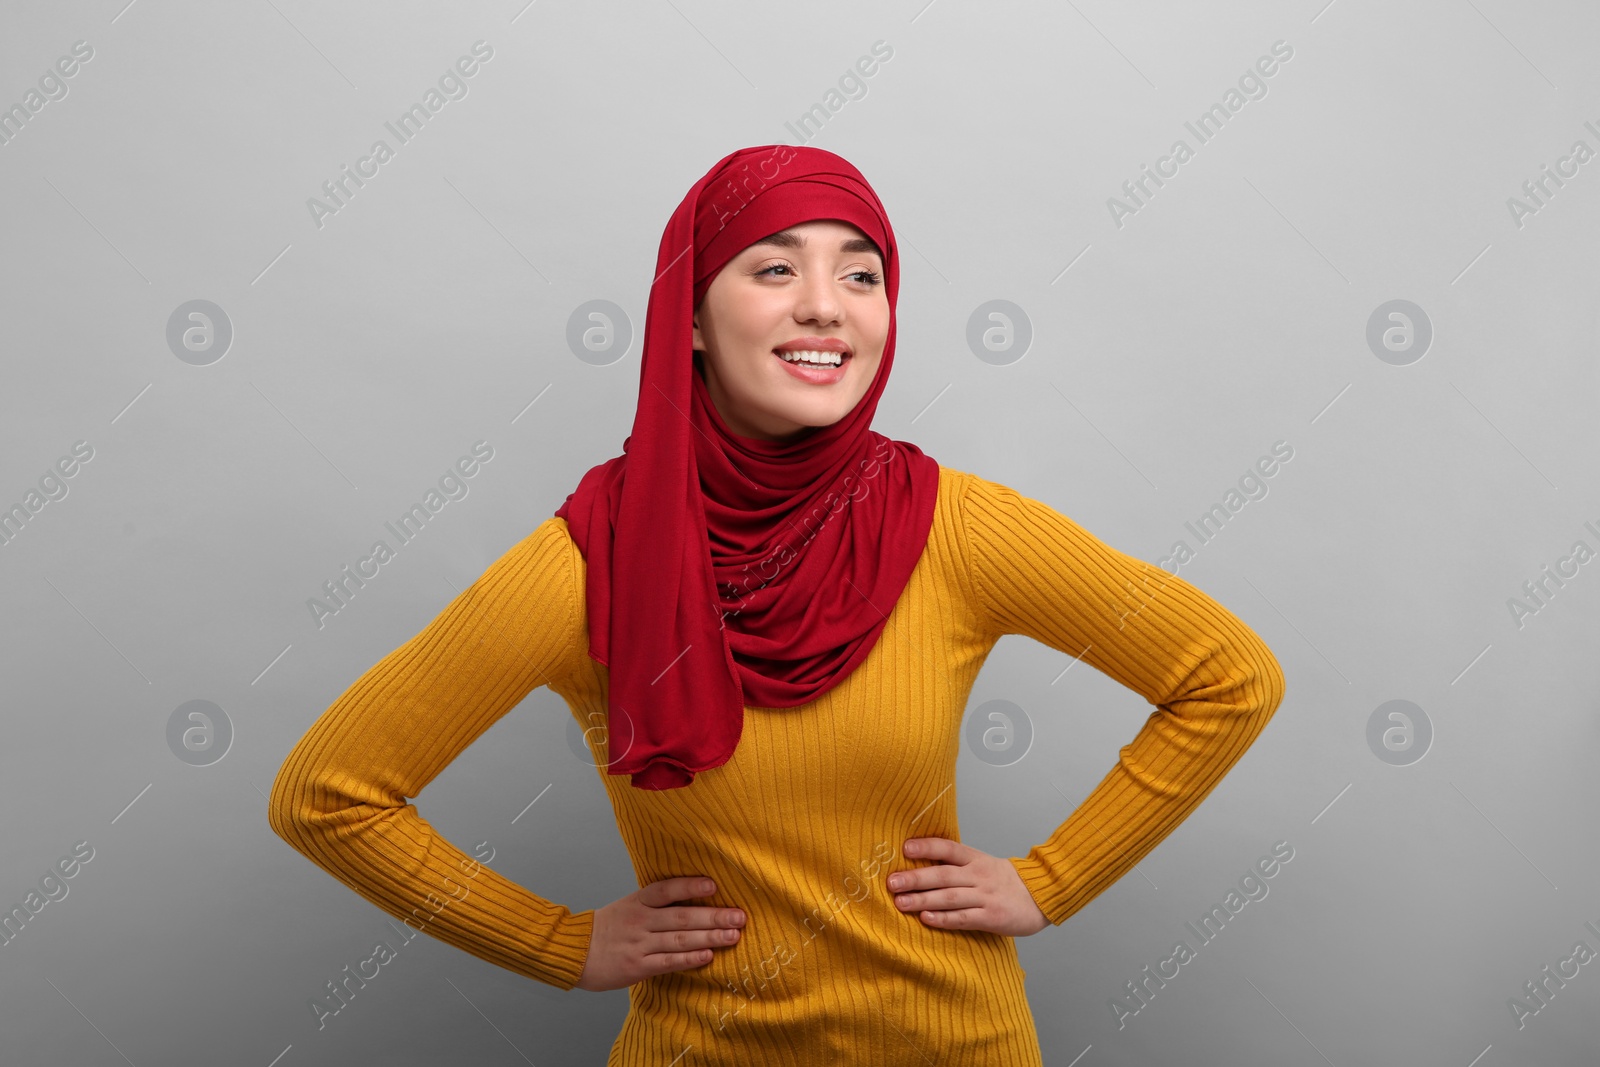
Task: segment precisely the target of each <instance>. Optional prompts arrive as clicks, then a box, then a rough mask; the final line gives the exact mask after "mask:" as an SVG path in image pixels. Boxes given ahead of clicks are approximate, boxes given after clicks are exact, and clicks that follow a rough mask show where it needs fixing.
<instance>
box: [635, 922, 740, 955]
mask: <svg viewBox="0 0 1600 1067" xmlns="http://www.w3.org/2000/svg"><path fill="white" fill-rule="evenodd" d="M742 935H743V931H741V930H732V929H727V928H718V929H715V930H667V931H660V932H656V933H653V934H651V936H650V938H649V939H648V940H647V941H646V942H645V944H646V948H645V951H644V955H645V956H646V957H647V958H648V957H651V956H685V957H687V956H694V955H696V954H697V953H708V952H709V951H710V950H711V949H713V948H727V947H728V946H729V945H733V944H737V943H738V941H739V938H740V937H741V936H742Z"/></svg>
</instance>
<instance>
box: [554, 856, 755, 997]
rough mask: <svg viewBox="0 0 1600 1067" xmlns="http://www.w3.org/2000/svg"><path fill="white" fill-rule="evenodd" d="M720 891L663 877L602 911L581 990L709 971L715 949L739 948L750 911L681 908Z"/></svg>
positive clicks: (705, 881) (706, 883)
mask: <svg viewBox="0 0 1600 1067" xmlns="http://www.w3.org/2000/svg"><path fill="white" fill-rule="evenodd" d="M714 892H716V884H715V883H714V882H712V881H711V880H710V879H709V878H699V877H683V878H663V879H661V880H660V881H656V882H651V883H650V884H649V885H647V886H645V887H643V888H642V889H640V890H638V891H637V892H633V893H629V894H628V895H627V896H625V897H623V898H622V899H621V900H618V901H614V902H612V903H610V904H607V905H606V906H605V907H603V908H597V909H596V910H595V913H594V930H593V932H592V933H591V934H590V936H589V955H588V957H587V958H586V959H585V960H584V962H583V973H582V974H580V975H579V976H578V988H579V989H587V990H590V991H593V992H599V991H601V990H606V989H621V988H622V987H623V986H630V985H632V984H633V983H635V982H637V981H640V980H641V979H644V978H649V977H650V976H651V975H657V974H666V973H668V972H670V971H687V970H691V969H693V968H695V967H703V966H705V965H706V964H707V963H710V962H711V949H713V948H728V947H729V946H731V945H735V944H738V942H739V929H738V928H739V927H741V926H743V925H744V922H745V916H744V912H742V911H740V910H739V909H737V908H712V907H704V906H693V905H690V906H679V905H678V904H677V902H678V901H680V900H693V899H695V898H697V897H706V896H710V895H711V894H712V893H714Z"/></svg>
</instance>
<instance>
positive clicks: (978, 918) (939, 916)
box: [917, 908, 987, 930]
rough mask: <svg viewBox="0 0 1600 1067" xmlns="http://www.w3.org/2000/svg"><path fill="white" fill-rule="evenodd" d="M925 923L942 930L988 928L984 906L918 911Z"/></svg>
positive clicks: (918, 915)
mask: <svg viewBox="0 0 1600 1067" xmlns="http://www.w3.org/2000/svg"><path fill="white" fill-rule="evenodd" d="M917 918H919V919H921V920H922V922H923V925H925V926H932V927H936V928H938V929H941V930H966V929H971V928H976V929H986V928H987V927H985V926H984V925H983V922H982V919H983V909H982V908H956V909H953V910H950V911H922V912H918V913H917Z"/></svg>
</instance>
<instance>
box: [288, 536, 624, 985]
mask: <svg viewBox="0 0 1600 1067" xmlns="http://www.w3.org/2000/svg"><path fill="white" fill-rule="evenodd" d="M575 551H576V550H575V549H574V548H573V547H572V545H571V542H570V540H569V538H568V535H567V529H566V523H565V522H564V521H563V520H561V519H559V518H554V517H552V518H549V519H546V520H545V521H544V522H543V523H541V524H540V525H539V526H538V527H537V528H536V529H535V530H534V531H533V532H532V533H530V534H529V535H528V536H527V537H526V538H524V539H523V540H522V541H521V542H520V543H518V544H517V545H516V546H514V547H513V548H511V549H510V550H509V551H508V552H506V554H505V555H503V556H502V557H501V558H500V559H499V560H497V561H496V562H495V563H493V564H492V565H491V566H490V567H489V568H488V570H486V571H484V573H483V574H482V575H481V576H480V577H479V578H478V579H477V581H475V582H473V584H472V585H471V586H470V587H469V588H468V589H466V590H465V591H464V592H462V593H461V594H460V595H459V596H457V597H456V598H455V599H454V600H452V601H451V602H450V604H449V605H448V606H447V607H446V608H445V609H444V610H443V611H442V612H441V613H440V614H439V616H438V617H437V618H435V619H434V620H433V621H432V622H431V623H429V624H428V625H427V627H426V628H424V629H423V630H422V631H421V632H420V633H418V634H417V635H416V636H414V637H412V638H411V639H410V640H409V641H407V642H406V643H405V644H403V645H401V646H400V647H399V648H397V649H395V650H394V651H393V652H390V653H389V654H388V655H386V656H385V657H384V658H383V659H382V660H380V661H379V662H378V663H377V664H376V665H374V666H373V667H371V668H370V669H369V670H367V672H366V673H365V674H363V675H362V676H361V677H360V678H358V679H357V680H356V681H355V682H354V684H352V685H351V686H350V687H349V688H348V689H347V690H345V692H344V694H343V695H342V696H340V697H339V699H338V700H337V701H335V702H334V704H333V705H332V706H331V707H329V708H328V709H327V710H326V711H325V712H323V714H322V716H321V717H320V718H319V719H317V721H316V722H315V723H313V724H312V726H311V728H310V729H309V730H308V731H307V732H306V734H305V736H304V737H302V738H301V739H300V741H299V743H298V744H296V745H295V747H294V749H293V750H292V751H291V752H290V753H289V756H288V758H287V759H286V760H285V761H284V763H283V766H282V768H281V769H280V770H279V771H278V776H277V779H276V780H275V781H274V782H273V786H272V796H271V798H270V804H269V807H268V821H269V823H270V824H271V826H272V829H273V831H274V832H276V833H277V834H278V836H280V837H282V838H283V839H284V840H285V841H287V842H288V843H289V844H290V845H292V846H294V848H296V849H297V850H299V851H300V852H302V853H304V854H305V856H306V857H307V858H308V859H310V860H311V861H312V862H313V863H315V864H317V865H318V866H319V867H322V868H323V869H324V870H326V871H327V872H328V873H329V874H331V875H333V876H334V877H335V878H337V879H339V881H341V882H343V883H345V884H346V885H348V886H349V887H350V888H351V889H354V890H355V891H356V892H357V893H359V894H361V895H362V896H363V897H366V898H367V899H368V900H370V901H371V902H372V903H374V904H376V905H377V906H378V907H379V908H381V909H383V910H384V911H386V912H388V913H389V914H390V915H392V916H394V917H396V918H398V919H401V920H402V921H404V922H406V923H408V924H409V925H411V926H413V927H416V928H417V929H420V930H423V931H424V932H426V933H429V934H432V935H433V936H434V937H437V938H438V939H440V940H441V941H445V942H448V943H449V944H452V945H455V946H456V947H457V948H461V949H464V950H466V951H467V952H470V953H472V954H473V955H474V956H478V957H480V958H482V959H485V960H488V961H489V962H491V963H494V964H497V965H499V966H501V967H505V968H507V969H508V970H511V971H515V972H516V973H518V974H522V975H525V976H527V977H529V978H534V979H537V980H539V981H541V982H545V983H548V984H550V985H554V986H557V987H559V988H561V989H571V988H573V987H575V986H576V985H577V983H578V979H579V977H580V976H581V975H582V973H583V965H584V962H585V960H586V959H587V957H588V951H589V937H590V934H591V933H592V931H593V923H594V912H593V911H584V912H579V913H577V914H574V913H572V912H570V911H569V910H568V909H567V908H565V907H563V906H562V905H559V904H555V903H552V902H551V901H549V900H546V899H545V898H544V897H541V896H537V895H535V894H534V893H531V892H529V891H528V890H527V889H524V888H523V887H522V886H520V885H518V884H517V883H515V882H513V881H511V880H510V879H508V878H506V877H504V876H502V875H500V874H498V873H496V872H495V871H493V870H490V869H489V868H488V867H484V866H481V865H480V864H478V863H477V862H476V861H475V860H473V859H472V858H470V857H469V856H467V855H466V854H465V853H464V852H462V851H461V850H460V849H458V848H457V847H455V846H454V845H452V844H451V843H450V842H449V841H447V840H445V839H444V838H443V837H441V836H439V835H438V834H437V833H435V832H434V830H433V828H432V827H431V826H429V824H428V822H427V821H426V820H425V819H423V818H422V816H421V815H419V814H418V813H417V809H416V807H415V806H414V805H412V804H409V803H407V798H409V797H414V796H416V795H417V794H418V793H420V792H421V791H422V789H423V788H424V787H425V786H426V785H427V784H428V783H429V782H431V781H432V780H433V779H434V778H435V777H436V776H437V775H438V774H439V772H440V771H442V770H443V769H444V768H445V766H446V765H448V764H449V763H450V761H451V760H453V759H455V757H456V756H458V755H459V754H460V753H461V752H462V751H463V750H464V749H466V748H467V746H469V745H470V744H472V742H473V741H474V740H476V739H477V738H478V737H479V736H480V735H481V734H482V733H483V732H484V731H485V730H487V729H488V728H489V727H490V726H492V725H493V724H494V723H495V722H496V721H497V720H498V719H499V718H500V717H501V716H503V715H504V714H505V713H506V712H508V711H510V710H511V709H512V708H513V707H515V706H516V705H517V704H518V703H519V702H521V700H522V699H523V697H525V696H526V695H527V694H528V692H529V691H530V690H532V689H533V688H534V687H535V686H539V685H548V684H550V683H551V682H552V681H559V680H560V678H561V677H562V676H563V672H564V671H569V670H570V669H571V664H572V662H573V657H575V656H576V655H578V654H579V652H580V651H581V649H582V644H581V643H582V640H583V636H584V635H583V634H582V633H581V632H580V631H581V629H582V626H583V616H582V615H581V614H580V605H581V599H580V598H581V597H582V595H583V591H582V589H581V588H579V582H580V577H579V574H578V570H577V564H576V561H575V559H574V554H575Z"/></svg>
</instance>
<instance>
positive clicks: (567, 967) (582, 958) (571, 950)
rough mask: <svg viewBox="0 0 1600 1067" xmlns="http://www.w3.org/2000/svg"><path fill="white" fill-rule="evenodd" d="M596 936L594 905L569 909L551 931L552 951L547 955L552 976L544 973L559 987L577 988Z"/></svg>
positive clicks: (547, 963)
mask: <svg viewBox="0 0 1600 1067" xmlns="http://www.w3.org/2000/svg"><path fill="white" fill-rule="evenodd" d="M593 938H594V909H593V908H591V909H589V910H588V911H577V912H568V913H567V914H566V915H564V916H562V917H561V918H560V919H558V920H556V925H555V927H554V929H552V930H551V931H550V938H549V942H548V943H549V945H550V947H551V951H550V953H549V954H548V955H546V956H545V958H544V960H543V962H544V963H545V965H546V966H545V970H546V972H547V974H548V977H544V976H541V979H542V980H543V981H546V982H549V983H550V984H551V985H553V986H555V987H556V988H557V989H575V988H577V985H578V979H579V978H582V977H583V967H584V964H586V963H588V961H589V946H590V943H591V942H592V940H593Z"/></svg>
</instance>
